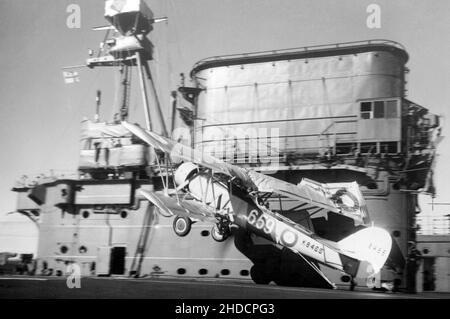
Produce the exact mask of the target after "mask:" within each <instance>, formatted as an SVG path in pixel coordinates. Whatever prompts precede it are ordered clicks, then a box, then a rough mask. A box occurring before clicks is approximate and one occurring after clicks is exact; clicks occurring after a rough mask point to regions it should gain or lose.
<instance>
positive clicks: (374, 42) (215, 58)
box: [192, 39, 406, 70]
mask: <svg viewBox="0 0 450 319" xmlns="http://www.w3.org/2000/svg"><path fill="white" fill-rule="evenodd" d="M380 44H381V45H390V46H393V47H396V48H398V49H401V50H403V51H406V49H405V47H404V46H403V45H402V44H401V43H398V42H396V41H392V40H385V39H373V40H362V41H352V42H341V43H334V44H319V45H312V46H304V47H296V48H289V49H281V50H267V51H257V52H248V53H239V54H228V55H221V56H212V57H208V58H205V59H202V60H200V61H198V62H197V63H195V64H194V67H193V68H192V69H193V70H195V69H196V68H197V67H198V66H200V65H202V64H203V63H206V62H213V61H221V60H226V59H230V58H244V57H245V58H247V57H258V56H263V55H267V54H280V53H292V52H299V51H304V52H308V51H314V50H323V49H342V48H350V47H355V46H362V45H380Z"/></svg>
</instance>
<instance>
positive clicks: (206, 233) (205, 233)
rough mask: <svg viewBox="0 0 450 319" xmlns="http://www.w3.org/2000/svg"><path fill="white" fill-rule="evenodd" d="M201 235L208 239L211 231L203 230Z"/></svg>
mask: <svg viewBox="0 0 450 319" xmlns="http://www.w3.org/2000/svg"><path fill="white" fill-rule="evenodd" d="M201 235H202V236H203V237H208V236H209V231H208V230H203V231H202V232H201Z"/></svg>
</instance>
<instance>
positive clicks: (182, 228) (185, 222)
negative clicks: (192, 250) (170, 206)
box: [173, 217, 192, 237]
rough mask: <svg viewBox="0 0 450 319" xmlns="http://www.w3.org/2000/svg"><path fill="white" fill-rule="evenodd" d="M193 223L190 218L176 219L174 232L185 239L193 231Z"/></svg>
mask: <svg viewBox="0 0 450 319" xmlns="http://www.w3.org/2000/svg"><path fill="white" fill-rule="evenodd" d="M191 226H192V221H191V220H190V219H189V217H176V218H175V219H174V220H173V230H174V231H175V234H177V235H178V236H180V237H184V236H186V235H187V234H189V232H190V231H191Z"/></svg>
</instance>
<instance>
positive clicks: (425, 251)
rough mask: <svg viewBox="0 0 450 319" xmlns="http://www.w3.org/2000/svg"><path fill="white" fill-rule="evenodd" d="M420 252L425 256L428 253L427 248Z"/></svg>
mask: <svg viewBox="0 0 450 319" xmlns="http://www.w3.org/2000/svg"><path fill="white" fill-rule="evenodd" d="M422 252H423V253H424V254H425V255H426V254H428V253H429V252H430V251H429V250H428V248H424V249H423V250H422Z"/></svg>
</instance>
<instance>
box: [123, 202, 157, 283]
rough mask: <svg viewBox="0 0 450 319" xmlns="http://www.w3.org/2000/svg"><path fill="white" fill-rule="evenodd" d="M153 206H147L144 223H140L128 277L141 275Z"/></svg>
mask: <svg viewBox="0 0 450 319" xmlns="http://www.w3.org/2000/svg"><path fill="white" fill-rule="evenodd" d="M154 210H155V206H153V205H151V204H149V205H148V207H147V210H146V212H145V216H144V221H143V223H142V228H141V233H140V235H139V241H138V244H137V247H136V253H135V254H134V258H133V263H132V264H131V268H130V274H129V275H130V277H131V276H134V277H135V278H139V277H140V275H141V268H142V262H143V261H144V257H145V250H146V248H147V242H148V236H149V234H150V228H151V227H150V225H151V223H152V221H153V217H154Z"/></svg>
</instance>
